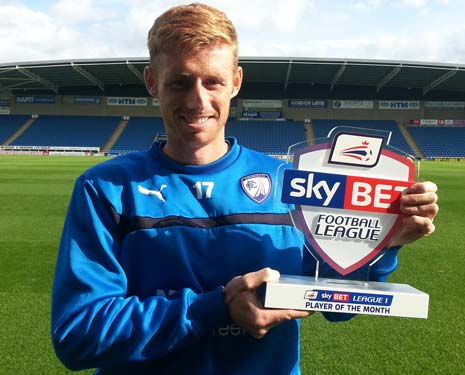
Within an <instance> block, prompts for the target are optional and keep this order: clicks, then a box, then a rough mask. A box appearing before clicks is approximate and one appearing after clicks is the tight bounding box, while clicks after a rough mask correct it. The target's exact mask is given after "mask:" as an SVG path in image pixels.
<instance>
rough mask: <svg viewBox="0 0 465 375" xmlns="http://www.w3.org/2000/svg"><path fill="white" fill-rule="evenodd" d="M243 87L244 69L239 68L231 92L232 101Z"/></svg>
mask: <svg viewBox="0 0 465 375" xmlns="http://www.w3.org/2000/svg"><path fill="white" fill-rule="evenodd" d="M241 85H242V68H241V67H240V66H238V67H237V69H236V72H235V74H234V78H233V90H232V92H231V99H232V98H234V97H235V96H236V95H237V94H238V92H239V90H240V89H241Z"/></svg>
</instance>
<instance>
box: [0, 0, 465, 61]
mask: <svg viewBox="0 0 465 375" xmlns="http://www.w3.org/2000/svg"><path fill="white" fill-rule="evenodd" d="M186 3H187V2H186V1H175V0H171V1H168V0H43V1H40V0H0V36H1V38H0V40H1V44H0V64H2V63H13V62H15V63H17V62H31V61H48V60H78V59H96V58H99V59H100V58H134V57H138V58H140V57H144V58H146V57H147V56H148V51H147V48H146V36H147V31H148V29H149V28H150V27H151V25H152V23H153V21H154V20H155V18H156V17H157V16H158V15H160V14H161V13H162V12H163V11H165V10H166V9H168V8H170V7H171V6H173V5H179V4H186ZM204 3H206V4H209V5H212V6H215V7H217V8H219V9H221V10H223V11H224V12H225V13H226V14H227V15H228V17H229V18H230V19H231V20H232V21H233V23H234V24H235V26H236V29H237V32H238V36H239V56H240V57H252V56H253V57H285V58H292V57H305V58H342V59H344V58H347V59H375V60H402V61H418V62H434V63H448V64H449V63H453V64H459V65H465V21H464V20H465V0H325V1H323V0H284V1H281V0H279V1H273V0H229V1H227V0H204Z"/></svg>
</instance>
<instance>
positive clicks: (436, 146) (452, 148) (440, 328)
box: [0, 57, 465, 375]
mask: <svg viewBox="0 0 465 375" xmlns="http://www.w3.org/2000/svg"><path fill="white" fill-rule="evenodd" d="M239 63H240V65H241V66H242V67H243V70H244V82H243V86H242V88H241V91H240V92H239V95H238V96H237V97H236V98H234V100H233V102H232V104H231V112H230V115H229V120H228V123H227V126H226V134H227V135H228V136H234V137H236V138H237V139H238V141H239V143H241V144H242V145H244V146H247V147H250V148H252V149H255V150H258V151H262V152H264V153H267V154H269V155H272V156H275V157H277V158H286V157H287V154H288V147H289V146H290V145H293V144H295V143H298V142H303V141H306V142H307V144H309V145H312V144H315V143H317V142H318V140H319V139H321V138H324V137H326V136H327V134H328V132H329V131H330V130H331V129H332V128H334V127H337V126H350V127H355V128H365V129H366V128H368V129H378V130H384V131H388V132H389V133H390V134H391V140H390V145H392V146H393V147H395V148H397V149H399V150H402V151H404V152H405V153H407V154H409V155H411V156H412V158H414V159H415V160H416V161H417V171H416V179H417V180H419V181H427V180H430V181H434V182H435V183H436V184H437V185H438V187H439V197H440V198H439V199H440V201H439V206H440V212H439V214H438V216H437V218H436V219H435V225H436V232H435V233H434V234H433V235H432V236H431V237H429V238H426V239H422V240H419V241H417V242H415V243H413V244H410V245H406V246H404V248H403V249H402V250H401V252H400V253H399V254H400V255H399V266H398V269H397V271H396V272H394V273H393V274H392V275H391V276H390V278H389V281H390V282H395V283H405V284H409V285H412V286H414V287H416V288H418V289H420V290H422V291H424V292H426V293H428V294H429V296H430V302H429V315H428V318H427V319H411V318H397V317H380V316H370V315H360V316H358V317H356V318H355V319H352V320H351V321H349V322H345V323H330V322H327V321H326V320H325V319H324V318H323V317H322V316H321V315H320V314H315V315H314V316H313V317H311V318H310V319H305V320H304V321H303V322H302V326H301V332H302V344H301V368H302V372H303V373H304V374H396V375H398V374H463V373H465V361H464V358H465V346H464V342H465V315H464V313H463V312H464V310H465V299H464V298H463V288H464V281H463V270H464V266H465V257H464V253H463V248H464V246H463V229H462V225H463V214H464V209H463V207H464V205H465V197H464V194H463V192H464V191H465V190H464V189H465V162H464V161H465V66H460V65H456V64H439V63H434V64H432V63H419V62H408V61H378V60H346V59H314V58H312V59H306V58H250V57H242V58H240V61H239ZM147 64H148V59H142V58H139V59H95V60H66V61H65V60H60V61H43V62H31V63H27V62H25V63H14V64H2V65H0V199H1V203H0V210H1V215H0V223H1V224H0V227H1V236H0V256H1V261H0V272H1V275H2V276H1V282H0V295H1V300H2V303H1V304H0V317H1V324H0V337H1V340H0V353H1V354H0V373H1V374H47V375H49V374H65V373H68V371H67V370H66V369H65V368H64V367H63V365H62V364H61V363H60V362H59V361H58V359H57V358H56V357H55V354H54V352H53V349H52V346H51V340H50V332H49V331H50V328H49V327H50V299H51V286H52V280H53V275H54V267H55V259H56V254H57V247H58V242H59V238H60V234H61V230H62V227H63V221H64V217H65V214H66V210H67V207H68V203H69V198H70V194H71V191H72V188H73V184H74V180H75V179H76V178H77V176H78V175H79V174H80V173H82V172H83V171H84V170H85V169H87V168H88V167H90V166H91V165H94V164H97V163H99V162H102V161H103V160H106V159H108V158H113V157H115V156H117V155H120V154H124V153H128V152H132V151H137V150H143V149H146V148H148V147H149V146H150V144H151V143H152V142H153V141H154V140H163V139H164V137H165V133H164V128H163V122H162V120H161V117H160V108H159V103H158V101H157V100H156V99H154V98H152V97H149V96H148V94H147V91H146V89H145V86H144V78H143V71H144V67H145V66H146V65H147ZM91 372H92V371H83V372H81V373H86V374H90V373H91Z"/></svg>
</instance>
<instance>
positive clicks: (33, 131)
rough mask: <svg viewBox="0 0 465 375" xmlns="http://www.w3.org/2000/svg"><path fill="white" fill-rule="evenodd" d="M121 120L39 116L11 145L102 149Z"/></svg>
mask: <svg viewBox="0 0 465 375" xmlns="http://www.w3.org/2000/svg"><path fill="white" fill-rule="evenodd" d="M119 121H120V117H116V116H115V117H110V116H51V115H43V116H40V117H39V118H38V119H36V120H35V122H34V123H33V124H32V125H31V126H30V127H29V128H28V129H27V130H26V131H25V132H24V133H23V134H21V135H20V136H19V137H18V138H16V139H15V140H14V141H13V143H12V145H21V146H38V145H40V146H77V147H79V146H89V147H90V146H95V147H102V146H103V145H104V144H105V142H106V141H107V140H108V138H109V137H110V136H111V134H112V132H113V131H114V129H115V128H116V126H117V125H118V123H119Z"/></svg>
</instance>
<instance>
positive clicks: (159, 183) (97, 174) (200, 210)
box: [52, 138, 397, 375]
mask: <svg viewBox="0 0 465 375" xmlns="http://www.w3.org/2000/svg"><path fill="white" fill-rule="evenodd" d="M227 141H228V142H229V143H230V150H229V151H228V153H227V154H226V155H225V156H224V157H222V158H221V159H219V160H217V161H215V162H213V163H210V164H207V165H200V166H197V165H195V166H194V165H182V164H179V163H176V162H175V161H173V160H172V159H170V158H168V157H167V156H165V155H164V154H163V152H162V144H158V143H155V144H153V145H152V147H151V148H150V150H148V151H143V152H137V153H132V154H128V155H125V156H121V157H117V158H114V159H112V160H109V161H106V162H104V163H101V164H99V165H97V166H95V167H93V168H91V169H89V170H88V171H86V172H85V173H84V174H83V175H81V176H80V177H79V178H78V179H77V181H76V184H75V188H74V191H73V195H72V198H71V202H70V206H69V210H68V214H67V218H66V221H65V225H64V229H63V234H62V239H61V243H60V249H59V254H58V259H57V268H56V275H55V281H54V285H53V296H52V339H53V345H54V348H55V351H56V353H57V355H58V357H59V358H60V359H61V360H62V361H63V363H64V364H65V365H66V366H67V367H69V368H71V369H84V368H99V370H98V373H99V374H131V375H132V374H134V375H135V374H183V373H189V374H202V375H206V374H254V375H256V374H267V373H273V374H300V369H299V354H300V353H299V350H300V349H299V348H300V346H299V322H298V320H291V321H288V322H285V323H283V324H281V325H279V326H277V327H275V328H273V329H272V330H271V331H270V332H269V333H268V334H267V335H266V336H265V337H264V338H262V339H255V338H253V337H252V336H250V335H248V334H247V333H246V332H245V331H244V330H243V329H241V328H240V327H238V326H236V325H234V324H233V323H232V322H231V320H230V318H229V316H228V311H227V308H226V306H225V304H224V302H223V297H222V288H223V286H224V285H225V284H226V283H227V282H228V281H229V280H231V279H232V278H233V277H235V276H238V275H243V274H245V273H248V272H252V271H257V270H259V269H261V268H263V267H271V268H274V269H277V270H279V271H280V272H281V273H282V274H296V275H300V274H302V270H303V260H302V259H303V253H302V249H303V236H302V234H301V233H300V232H299V231H298V230H297V229H296V228H294V226H292V224H291V221H290V219H289V214H288V212H289V209H290V207H289V206H288V205H285V204H283V203H281V202H280V201H279V200H277V199H275V189H276V188H278V190H279V187H278V186H276V185H277V184H276V178H277V173H278V168H279V166H280V165H281V164H282V162H281V161H278V160H276V159H274V158H271V157H268V156H266V155H263V154H261V153H258V152H255V151H252V150H249V149H247V148H244V147H241V146H239V145H238V144H237V142H236V140H235V139H234V138H228V139H227ZM276 196H279V191H278V193H277V195H276ZM395 253H396V252H392V254H393V255H391V256H389V257H386V260H384V261H383V263H379V272H378V273H376V272H374V273H373V275H374V276H373V277H374V279H376V280H382V279H384V278H385V277H386V275H387V274H388V273H389V272H392V271H393V270H394V268H395V266H396V263H397V261H396V257H395ZM309 258H311V257H309ZM312 261H313V260H312V259H310V260H309V262H310V263H311V262H312ZM304 268H308V269H310V270H312V269H313V268H314V267H313V268H312V265H311V264H310V265H308V264H307V265H306V266H305V267H304ZM327 318H328V319H330V320H344V319H347V318H348V316H347V314H346V315H344V314H327Z"/></svg>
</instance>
